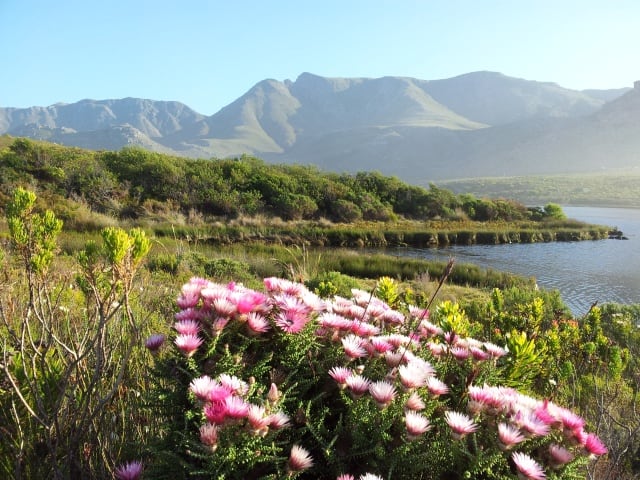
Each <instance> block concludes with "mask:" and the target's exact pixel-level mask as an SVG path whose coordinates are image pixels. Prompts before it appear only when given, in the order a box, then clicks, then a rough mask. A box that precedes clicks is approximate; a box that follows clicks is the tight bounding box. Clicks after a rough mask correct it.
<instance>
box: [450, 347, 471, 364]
mask: <svg viewBox="0 0 640 480" xmlns="http://www.w3.org/2000/svg"><path fill="white" fill-rule="evenodd" d="M449 352H451V355H453V357H454V358H455V359H456V360H458V361H460V362H463V361H464V360H466V359H467V358H469V357H470V356H471V352H469V349H468V348H465V347H451V348H450V349H449Z"/></svg>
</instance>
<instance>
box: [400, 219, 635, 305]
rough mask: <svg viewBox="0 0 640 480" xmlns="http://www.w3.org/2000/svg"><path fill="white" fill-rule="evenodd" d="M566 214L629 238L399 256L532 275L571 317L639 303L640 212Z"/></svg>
mask: <svg viewBox="0 0 640 480" xmlns="http://www.w3.org/2000/svg"><path fill="white" fill-rule="evenodd" d="M563 209H564V211H565V213H566V214H567V216H568V217H570V218H575V219H577V220H582V221H586V222H589V223H596V224H601V225H609V226H612V227H613V226H615V227H618V228H619V229H620V230H622V231H623V232H624V234H625V235H626V236H627V237H628V240H594V241H582V242H552V243H533V244H510V245H471V246H462V245H460V246H457V245H454V246H449V247H443V248H437V249H436V248H428V249H420V248H407V249H398V250H396V251H394V253H396V254H400V255H410V256H414V257H419V258H426V259H433V260H441V261H446V260H447V259H449V258H450V257H454V258H455V259H456V262H458V263H473V264H476V265H479V266H482V267H489V268H492V269H494V270H502V271H507V272H513V273H517V274H519V275H523V276H526V277H535V279H536V282H537V283H538V285H539V286H540V287H541V288H548V289H557V290H559V291H560V294H561V296H562V299H563V300H564V302H565V303H566V304H567V305H568V306H569V308H571V310H572V312H573V313H574V314H575V315H581V314H584V313H585V312H586V311H587V310H588V309H589V307H590V306H591V304H592V303H594V302H596V301H597V302H598V303H606V302H616V303H640V210H638V209H626V208H596V207H563Z"/></svg>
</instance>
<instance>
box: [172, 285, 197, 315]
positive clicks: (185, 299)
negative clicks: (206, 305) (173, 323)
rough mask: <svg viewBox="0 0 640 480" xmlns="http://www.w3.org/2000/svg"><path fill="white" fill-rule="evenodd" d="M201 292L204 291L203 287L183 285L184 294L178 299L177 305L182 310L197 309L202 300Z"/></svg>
mask: <svg viewBox="0 0 640 480" xmlns="http://www.w3.org/2000/svg"><path fill="white" fill-rule="evenodd" d="M200 290H202V286H200V285H193V284H189V283H187V284H185V285H183V286H182V294H181V295H180V296H179V297H178V300H177V302H176V303H177V304H178V306H179V307H180V308H182V309H185V308H193V307H195V306H196V305H198V301H199V300H200Z"/></svg>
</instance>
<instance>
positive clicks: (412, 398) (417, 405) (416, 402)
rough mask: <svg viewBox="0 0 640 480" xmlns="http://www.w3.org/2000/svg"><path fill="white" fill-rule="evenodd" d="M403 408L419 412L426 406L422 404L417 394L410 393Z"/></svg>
mask: <svg viewBox="0 0 640 480" xmlns="http://www.w3.org/2000/svg"><path fill="white" fill-rule="evenodd" d="M405 408H406V409H407V410H413V411H420V410H424V409H425V408H426V404H425V403H424V401H423V400H422V398H421V397H420V394H418V392H412V393H411V395H409V398H408V399H407V403H406V404H405Z"/></svg>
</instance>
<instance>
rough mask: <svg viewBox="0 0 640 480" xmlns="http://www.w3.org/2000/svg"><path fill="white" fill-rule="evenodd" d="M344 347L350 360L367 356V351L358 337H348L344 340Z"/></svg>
mask: <svg viewBox="0 0 640 480" xmlns="http://www.w3.org/2000/svg"><path fill="white" fill-rule="evenodd" d="M342 346H343V348H344V353H345V354H346V355H347V357H349V358H352V359H353V358H360V357H364V356H365V355H366V354H367V351H366V350H365V349H364V347H363V346H362V339H361V338H360V337H358V336H356V335H353V334H352V335H347V336H346V337H344V338H343V339H342Z"/></svg>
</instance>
